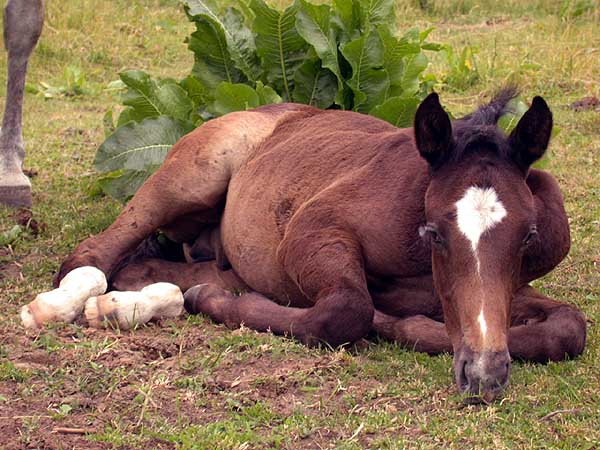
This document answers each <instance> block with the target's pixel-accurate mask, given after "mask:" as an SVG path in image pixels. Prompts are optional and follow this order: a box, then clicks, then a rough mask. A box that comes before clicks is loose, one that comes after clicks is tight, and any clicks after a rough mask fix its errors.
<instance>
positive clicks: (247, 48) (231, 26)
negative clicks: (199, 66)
mask: <svg viewBox="0 0 600 450" xmlns="http://www.w3.org/2000/svg"><path fill="white" fill-rule="evenodd" d="M183 4H184V6H185V7H186V10H187V12H188V14H189V16H190V17H192V19H193V20H194V21H196V22H199V23H202V22H204V21H206V22H208V23H210V24H211V25H212V27H213V30H214V32H215V34H216V35H217V36H216V37H217V38H218V39H217V41H218V42H219V43H220V45H222V46H223V47H224V48H223V49H221V52H220V53H222V54H223V53H227V54H228V56H230V58H231V60H232V61H233V62H234V63H235V66H236V68H237V69H238V70H240V71H241V72H242V73H243V74H244V75H245V76H246V78H248V79H250V80H253V81H254V80H256V79H257V78H258V76H259V74H260V69H259V67H258V58H257V56H256V44H255V43H254V35H253V34H252V31H251V30H250V29H249V28H248V27H247V26H246V24H245V20H244V16H243V15H242V13H240V12H239V11H238V10H237V9H235V8H231V7H230V8H227V9H225V12H224V13H223V14H222V16H221V15H220V14H219V9H218V8H217V6H216V5H215V4H214V3H213V2H210V1H207V0H183ZM204 29H205V28H204V27H203V28H202V30H204ZM198 31H200V30H198ZM196 37H197V38H200V36H198V35H196ZM198 52H200V54H202V52H203V49H202V48H198V47H196V46H195V47H194V53H196V54H198ZM217 53H219V52H217ZM223 56H224V55H223ZM223 60H224V61H225V60H226V58H225V57H224V59H223ZM226 81H229V82H233V81H234V80H233V79H227V80H226Z"/></svg>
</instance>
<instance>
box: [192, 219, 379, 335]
mask: <svg viewBox="0 0 600 450" xmlns="http://www.w3.org/2000/svg"><path fill="white" fill-rule="evenodd" d="M292 235H293V233H292ZM278 253H279V257H280V261H281V263H282V265H283V267H284V269H285V271H286V273H287V275H288V276H289V278H290V279H291V280H293V281H295V283H296V285H297V286H298V288H299V289H300V291H301V292H302V294H303V295H304V296H305V297H306V298H308V299H309V300H310V301H311V303H313V306H311V307H309V308H296V307H287V306H281V305H279V304H277V303H275V302H273V301H271V300H269V299H268V298H267V297H265V296H263V295H261V294H258V293H256V292H251V293H246V294H243V295H241V296H240V297H234V296H233V295H232V294H230V293H229V292H227V291H224V290H223V289H220V288H218V287H217V286H214V285H211V284H203V285H200V286H195V287H193V288H192V289H190V290H189V291H187V292H186V293H185V296H184V297H185V301H186V309H187V310H188V311H190V312H192V313H199V312H201V313H204V314H207V315H209V316H210V317H211V318H212V319H213V320H215V321H217V322H221V323H225V324H226V325H227V326H230V327H236V326H239V325H240V324H244V325H245V326H247V327H249V328H252V329H254V330H258V331H267V330H270V331H272V332H273V333H275V334H283V335H290V336H293V337H295V338H296V339H298V340H299V341H301V342H303V343H305V344H308V345H312V344H317V343H319V342H325V343H327V344H329V345H331V346H338V345H342V344H345V343H350V342H353V341H356V340H357V339H360V338H361V337H363V336H364V335H366V334H367V332H368V331H369V329H370V327H371V323H372V320H373V311H374V309H373V303H372V300H371V297H370V295H369V292H368V290H367V286H366V281H365V275H364V270H363V265H362V259H361V256H360V250H359V245H358V244H357V243H356V242H355V241H354V240H353V239H352V238H351V237H350V236H348V235H346V233H344V232H343V231H341V230H339V231H334V232H331V231H329V233H328V232H316V233H308V234H304V235H302V236H298V237H290V236H288V233H286V238H285V239H284V241H283V242H282V244H281V245H280V247H279V252H278Z"/></svg>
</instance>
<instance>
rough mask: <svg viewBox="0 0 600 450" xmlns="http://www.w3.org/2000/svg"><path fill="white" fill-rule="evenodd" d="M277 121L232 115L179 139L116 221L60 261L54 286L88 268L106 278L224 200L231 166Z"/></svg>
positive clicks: (249, 114) (267, 116) (265, 116)
mask: <svg viewBox="0 0 600 450" xmlns="http://www.w3.org/2000/svg"><path fill="white" fill-rule="evenodd" d="M279 119H280V117H279V116H275V115H272V114H271V115H270V114H263V113H259V112H241V113H232V114H228V115H227V116H224V117H221V118H219V119H215V120H212V121H210V122H208V123H206V124H205V125H203V126H202V127H200V128H198V129H197V130H195V131H193V132H192V133H190V134H188V135H187V136H185V137H183V138H182V139H180V140H179V141H178V142H177V143H176V144H175V145H174V147H173V149H172V150H171V151H170V152H169V155H168V156H167V159H166V160H165V162H164V163H163V165H162V166H161V167H160V169H159V170H158V171H157V172H156V173H155V174H154V175H153V176H152V177H150V178H149V179H148V181H146V182H145V183H144V185H143V186H142V187H141V188H140V189H139V190H138V192H137V193H136V194H135V196H134V197H133V199H132V200H131V201H130V202H129V204H128V205H127V206H126V207H125V209H124V210H123V212H121V214H120V215H119V217H118V218H117V219H116V220H115V222H114V223H113V224H112V225H111V226H110V227H109V228H108V229H107V230H105V231H104V232H102V233H100V234H98V235H96V236H94V237H91V238H89V239H87V240H85V241H84V242H82V243H81V244H80V245H79V246H78V247H77V249H76V250H75V251H74V252H73V253H72V254H71V255H70V256H69V257H68V258H67V259H66V260H65V261H64V262H63V264H62V266H61V268H60V271H59V273H58V274H57V276H56V278H55V284H58V282H59V281H60V280H61V279H62V278H63V277H64V276H65V275H66V274H67V273H68V272H69V271H71V270H73V269H75V268H76V267H80V266H86V265H91V266H95V267H98V268H99V269H100V270H102V271H103V272H104V273H105V274H106V275H107V278H108V277H110V276H111V274H112V272H113V270H114V269H115V267H116V266H117V265H118V264H119V262H120V261H121V260H122V259H123V258H125V257H126V256H127V255H128V254H129V253H131V252H132V251H133V250H134V249H135V248H136V247H137V246H138V244H139V243H140V242H141V241H142V240H143V239H144V238H145V237H147V236H148V235H150V234H151V233H152V232H154V231H155V230H156V229H158V228H160V227H162V226H165V225H168V224H170V223H172V222H174V221H176V219H177V218H179V217H181V216H184V215H187V214H198V213H202V212H205V211H209V210H211V209H213V208H215V206H216V205H218V204H220V203H221V202H222V201H223V199H224V198H225V195H226V191H227V186H228V183H229V180H230V178H231V175H232V172H233V171H234V170H235V167H237V165H239V164H240V163H241V161H243V160H244V159H245V158H246V155H247V153H248V152H249V151H250V150H251V149H252V148H254V146H255V145H257V144H258V143H259V142H261V141H262V140H263V139H264V138H265V137H266V136H268V134H270V133H271V131H272V129H273V127H274V126H275V125H276V123H277V120H279Z"/></svg>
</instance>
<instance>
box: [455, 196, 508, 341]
mask: <svg viewBox="0 0 600 450" xmlns="http://www.w3.org/2000/svg"><path fill="white" fill-rule="evenodd" d="M505 216H506V209H505V208H504V205H502V202H501V201H500V200H499V199H498V195H497V194H496V191H495V190H494V188H492V187H488V188H480V187H477V186H472V187H470V188H469V189H467V191H466V192H465V195H464V196H463V198H461V199H460V200H459V201H457V202H456V223H457V225H458V229H459V230H460V232H461V233H462V234H463V235H464V236H465V237H466V238H467V239H468V240H469V242H470V243H471V249H472V250H473V255H474V256H475V262H476V264H477V274H480V265H481V264H480V261H479V253H478V251H477V246H478V245H479V239H480V238H481V235H482V234H484V233H485V232H487V231H489V230H491V229H492V228H493V227H494V226H496V225H497V224H499V223H500V222H502V219H504V217H505ZM480 288H481V286H480ZM483 299H484V297H483V296H482V298H481V311H480V312H479V316H478V317H477V322H478V324H479V329H480V331H481V336H482V338H483V340H484V342H485V340H486V335H487V322H486V321H485V315H484V313H483V309H484V302H483Z"/></svg>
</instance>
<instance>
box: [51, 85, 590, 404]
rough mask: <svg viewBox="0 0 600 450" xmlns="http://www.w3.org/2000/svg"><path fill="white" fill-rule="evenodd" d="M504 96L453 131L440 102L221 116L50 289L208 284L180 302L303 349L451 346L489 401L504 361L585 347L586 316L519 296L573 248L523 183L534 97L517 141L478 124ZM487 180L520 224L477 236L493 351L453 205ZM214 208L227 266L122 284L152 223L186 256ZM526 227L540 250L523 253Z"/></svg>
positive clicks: (147, 272)
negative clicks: (376, 338)
mask: <svg viewBox="0 0 600 450" xmlns="http://www.w3.org/2000/svg"><path fill="white" fill-rule="evenodd" d="M504 97H506V98H499V99H498V98H497V99H496V100H494V101H493V102H491V103H490V104H489V105H487V106H486V107H487V108H488V110H484V109H483V108H482V109H480V110H479V111H478V112H476V113H474V114H473V115H471V116H470V117H467V118H465V119H463V120H462V121H457V122H455V123H454V124H453V125H451V123H450V121H449V119H447V116H446V115H445V113H444V112H443V110H442V109H441V107H440V106H439V103H438V102H437V96H430V97H428V99H427V100H425V102H424V103H423V104H422V105H421V107H420V108H419V112H418V113H417V119H416V128H415V130H414V131H413V130H412V129H397V128H395V127H393V126H391V125H389V124H387V123H386V122H383V121H381V120H378V119H375V118H373V117H369V116H365V115H361V114H357V113H353V112H345V111H320V110H317V109H314V108H311V107H308V106H304V105H294V104H282V105H273V106H268V107H262V108H258V109H256V110H254V111H248V112H240V113H232V114H229V115H227V116H224V117H222V118H220V119H215V120H213V121H211V122H209V123H207V124H205V125H203V126H202V127H200V128H199V129H197V130H195V131H194V132H192V133H190V134H189V135H188V136H186V137H184V138H183V139H182V140H181V141H179V142H178V143H177V144H176V145H175V146H174V148H173V149H172V150H171V152H170V153H169V155H168V157H167V159H166V161H165V163H164V164H163V166H162V167H161V168H160V169H159V171H158V172H157V173H156V174H154V175H153V176H152V177H151V178H150V179H149V181H148V182H146V183H145V184H144V186H142V188H141V189H140V190H139V191H138V193H137V194H136V196H135V197H134V198H133V199H132V201H131V202H130V203H129V205H128V206H127V207H126V208H125V210H124V211H123V213H122V214H121V215H120V216H119V218H118V219H117V220H116V221H115V223H114V224H113V225H111V227H109V228H108V229H107V230H106V231H104V232H103V233H101V234H99V235H98V236H95V237H92V238H90V239H88V240H86V241H84V242H83V243H82V244H80V246H79V247H78V248H77V249H76V250H75V252H73V254H72V255H71V256H69V258H67V260H66V261H65V262H64V263H63V265H62V267H61V270H60V272H59V274H58V276H57V278H56V279H57V280H60V278H61V277H62V276H64V275H65V274H66V273H67V272H68V271H70V270H72V269H73V268H75V267H78V266H81V265H95V266H97V267H99V268H100V269H102V270H103V271H104V272H105V273H106V274H107V275H109V276H111V277H112V278H113V285H115V286H118V287H119V288H120V289H131V288H132V286H133V287H135V288H138V287H139V286H141V285H142V284H148V283H150V282H155V281H171V282H174V283H177V284H179V285H180V286H181V287H182V288H184V289H187V288H188V287H190V286H193V285H198V284H201V283H210V284H201V285H200V286H196V287H193V288H192V289H190V290H189V291H188V292H187V293H186V295H185V297H186V308H187V309H188V310H189V311H191V312H203V313H206V314H208V315H210V316H211V317H212V318H213V319H214V320H216V321H219V322H224V323H227V324H228V325H230V326H238V325H239V324H241V323H244V324H245V325H246V326H249V327H251V328H255V329H257V330H267V329H269V330H271V331H273V332H275V333H279V334H288V335H293V336H295V337H296V338H298V339H299V340H301V341H302V342H305V343H309V344H311V343H316V342H321V341H325V342H327V343H329V344H330V345H334V346H336V345H340V344H343V343H346V342H352V341H354V340H356V339H359V338H361V337H362V336H364V335H365V334H366V333H367V332H368V331H369V330H370V329H371V328H374V329H375V330H376V331H377V332H379V333H380V334H381V335H383V336H386V337H388V338H391V339H395V340H397V341H399V342H401V343H402V344H403V345H406V346H409V347H412V348H415V349H417V350H420V351H426V352H429V353H437V352H442V351H454V353H455V371H456V376H457V383H458V385H459V387H460V389H461V390H465V391H467V392H470V393H473V394H477V393H484V394H488V393H492V395H493V396H495V395H497V393H498V392H499V391H500V390H501V388H502V387H503V386H504V384H505V383H506V381H507V379H508V365H509V359H508V351H509V349H510V352H511V353H512V354H513V355H514V356H516V357H522V358H526V359H532V360H536V361H545V360H555V359H561V358H563V357H564V356H565V355H569V356H576V355H578V354H579V353H581V351H583V345H584V342H585V322H584V321H583V319H582V315H581V313H579V312H578V311H577V310H576V309H575V308H574V307H572V306H568V305H564V304H558V302H555V301H554V300H550V299H547V298H545V297H543V296H541V295H540V294H538V293H536V292H535V291H534V290H533V289H532V288H530V287H528V286H527V283H528V282H529V281H531V280H533V279H535V278H538V277H540V276H541V275H543V274H545V273H547V272H548V271H549V270H551V269H553V268H554V267H555V266H556V265H557V264H558V263H559V262H560V261H561V260H562V258H564V256H565V255H566V253H567V252H568V248H569V230H568V224H567V220H566V216H565V212H564V208H563V203H562V197H561V195H560V191H559V189H558V186H557V184H556V181H555V180H554V179H553V178H552V176H550V175H549V174H547V173H545V172H542V171H538V170H531V171H529V164H530V163H531V162H532V161H533V160H535V159H536V158H537V157H539V156H541V154H540V155H538V154H537V153H535V154H533V153H532V152H538V153H539V152H540V150H539V149H538V148H537V147H538V146H541V147H543V149H542V150H541V153H543V150H545V145H547V140H546V142H545V144H544V142H543V141H544V138H545V134H544V133H545V132H546V130H545V128H547V127H545V124H546V121H545V120H546V119H548V117H549V118H550V121H551V115H550V116H548V114H549V110H548V111H547V112H546V110H547V107H546V108H544V105H545V103H544V104H543V105H542V104H540V103H539V101H538V100H534V105H533V106H532V109H531V110H530V111H533V112H532V113H531V114H530V115H529V116H527V115H526V116H527V117H528V118H527V119H524V121H522V122H520V124H519V126H520V127H521V128H519V127H518V128H519V130H520V131H518V132H516V134H513V135H512V136H511V137H510V138H506V137H504V136H503V135H502V134H501V133H500V132H499V131H497V129H496V128H495V125H494V124H491V123H482V122H486V120H493V121H494V123H495V120H497V118H498V117H499V115H500V111H501V110H502V108H504V107H505V104H506V101H508V99H510V95H504ZM494 102H495V103H494ZM542 102H543V100H542ZM528 114H529V113H528ZM489 117H491V118H492V119H488V118H489ZM470 120H471V121H472V122H469V121H470ZM536 120H537V122H538V123H541V124H543V125H544V127H542V128H543V129H541V130H540V129H539V128H540V127H536V126H535V122H536ZM450 127H452V128H450ZM550 128H551V126H550ZM536 133H539V137H538V134H536ZM415 138H416V145H415ZM528 139H529V140H528ZM529 141H531V142H533V144H532V145H529ZM524 142H525V143H527V145H525V144H524ZM538 144H539V145H538ZM534 147H535V148H534ZM482 183H483V184H486V185H491V186H494V188H495V189H496V190H497V192H498V195H499V196H500V197H501V198H502V200H503V202H504V203H505V204H506V205H507V209H508V208H510V211H511V215H510V220H508V219H507V220H506V221H505V222H503V223H502V225H501V226H499V227H498V230H497V233H496V232H495V233H496V234H495V236H494V239H488V238H482V248H483V252H484V253H483V255H484V256H483V257H484V261H485V263H484V267H483V271H482V277H483V278H482V279H483V280H484V283H483V285H482V286H483V288H482V289H483V290H482V291H481V292H482V293H481V295H480V296H485V298H486V301H487V302H488V303H489V304H492V305H493V306H491V307H490V308H492V309H491V311H493V314H492V315H490V317H489V320H488V322H489V323H488V328H489V336H490V338H489V339H487V340H486V342H485V343H484V342H483V341H482V340H481V336H479V335H478V334H477V333H476V332H475V331H474V329H475V326H476V323H475V321H476V319H477V312H478V310H477V307H476V304H477V305H478V304H479V303H477V301H478V300H481V298H479V297H477V296H475V295H473V292H474V291H473V290H474V286H475V285H476V284H474V283H476V281H474V278H473V276H474V275H473V273H474V272H473V264H472V261H471V260H472V257H471V256H470V254H469V253H468V251H467V250H468V248H467V244H466V241H465V240H464V239H461V238H460V237H459V236H458V235H457V233H458V231H457V229H456V226H455V225H454V226H453V225H452V223H453V222H452V214H453V210H452V209H453V204H454V202H455V201H456V200H457V199H458V198H460V196H461V192H463V191H464V190H465V189H466V188H468V187H469V186H472V185H477V184H482ZM215 211H217V212H218V214H217V215H221V217H220V239H218V240H217V241H216V242H217V244H216V245H217V247H220V246H221V245H222V249H223V253H224V255H226V258H227V260H228V261H229V262H230V264H231V266H232V267H233V270H232V271H229V272H220V271H218V270H217V269H216V266H215V265H214V263H212V262H203V263H196V264H188V265H186V264H185V263H173V262H168V261H161V260H156V259H154V260H149V261H146V262H143V261H142V262H136V263H135V264H136V265H130V266H129V267H128V266H126V267H125V268H124V269H122V270H120V271H119V272H118V273H116V274H115V273H114V272H115V269H116V268H117V267H118V265H119V263H120V262H121V261H123V260H124V259H125V258H127V255H129V254H130V253H131V252H132V251H133V250H134V249H135V248H136V246H137V245H138V244H139V243H140V242H141V241H142V240H143V239H144V238H145V237H146V236H148V235H149V234H150V233H152V232H154V231H155V230H156V229H157V228H161V227H162V228H166V229H167V230H170V232H171V237H173V236H174V237H175V238H179V240H180V241H181V242H191V243H193V242H194V241H195V240H196V239H197V238H198V236H199V235H201V233H207V231H206V230H207V229H210V227H213V226H214V225H213V224H214V223H215V219H214V216H215ZM221 211H222V214H221ZM211 212H212V213H211ZM426 223H433V224H435V225H436V226H437V227H439V228H440V230H439V231H440V233H443V234H444V235H445V239H446V240H447V241H448V246H447V247H444V249H442V250H440V249H439V248H434V246H433V245H432V243H431V240H430V239H429V238H428V237H429V236H426V239H421V238H419V228H420V227H422V226H423V225H424V224H426ZM530 223H531V224H533V223H535V224H536V225H537V230H538V233H539V239H538V240H537V241H536V243H534V244H532V245H528V246H527V247H524V246H523V245H522V244H521V241H522V239H523V235H524V234H526V233H527V231H528V228H527V227H528V226H529V225H530ZM207 227H209V228H207ZM202 230H204V231H202ZM177 231H180V232H179V233H177ZM209 234H210V233H209ZM201 242H210V239H208V240H207V239H206V238H202V239H201ZM173 264H178V265H177V266H173ZM211 265H212V266H211ZM211 267H212V268H211ZM223 274H230V275H223ZM240 286H247V287H248V289H250V290H251V292H249V293H246V294H244V295H242V296H240V297H237V298H236V297H233V296H231V295H230V294H228V293H227V291H225V290H224V289H223V288H228V287H229V288H231V287H240ZM477 286H480V285H479V284H477ZM513 299H514V300H513ZM511 304H512V305H513V308H514V309H513V311H512V312H511ZM530 305H535V306H531V307H530ZM376 310H377V312H376ZM529 318H531V321H529ZM511 325H512V326H513V328H510V330H509V327H511ZM565 330H568V332H569V334H568V335H565V334H564V331H565ZM540 333H542V334H543V335H544V336H545V338H544V339H542V340H540Z"/></svg>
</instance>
